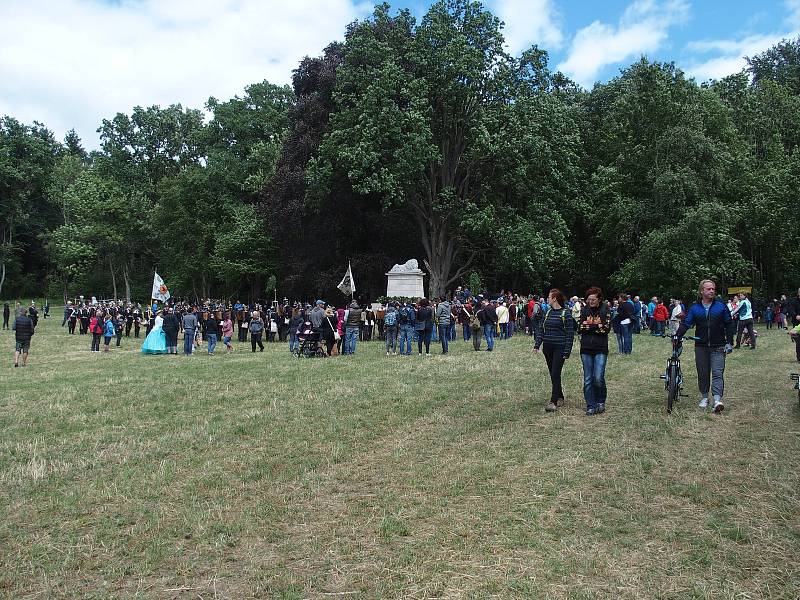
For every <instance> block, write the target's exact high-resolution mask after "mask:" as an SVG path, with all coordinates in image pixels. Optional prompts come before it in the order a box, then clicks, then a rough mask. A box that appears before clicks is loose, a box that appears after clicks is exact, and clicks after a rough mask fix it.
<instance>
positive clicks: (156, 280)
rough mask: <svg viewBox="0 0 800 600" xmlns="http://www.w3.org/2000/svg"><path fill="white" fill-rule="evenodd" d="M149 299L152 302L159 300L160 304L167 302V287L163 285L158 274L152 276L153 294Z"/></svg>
mask: <svg viewBox="0 0 800 600" xmlns="http://www.w3.org/2000/svg"><path fill="white" fill-rule="evenodd" d="M150 298H152V299H153V300H161V301H162V302H166V301H167V300H169V290H168V289H167V286H166V285H164V280H163V279H161V277H160V276H159V274H158V273H155V275H153V293H152V294H151V295H150Z"/></svg>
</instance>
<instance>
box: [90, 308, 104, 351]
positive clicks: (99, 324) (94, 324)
mask: <svg viewBox="0 0 800 600" xmlns="http://www.w3.org/2000/svg"><path fill="white" fill-rule="evenodd" d="M89 333H91V334H92V352H100V336H101V335H103V312H102V311H100V310H98V311H97V312H96V313H95V316H93V317H92V320H91V321H89Z"/></svg>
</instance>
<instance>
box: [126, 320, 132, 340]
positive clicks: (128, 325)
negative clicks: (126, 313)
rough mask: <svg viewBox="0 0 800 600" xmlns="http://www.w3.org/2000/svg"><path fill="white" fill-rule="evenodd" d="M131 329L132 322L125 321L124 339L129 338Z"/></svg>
mask: <svg viewBox="0 0 800 600" xmlns="http://www.w3.org/2000/svg"><path fill="white" fill-rule="evenodd" d="M131 327H133V321H127V322H126V323H125V337H131Z"/></svg>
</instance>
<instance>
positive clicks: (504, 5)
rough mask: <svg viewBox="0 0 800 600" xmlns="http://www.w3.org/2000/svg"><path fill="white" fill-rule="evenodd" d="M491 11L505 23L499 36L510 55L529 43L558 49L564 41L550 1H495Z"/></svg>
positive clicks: (518, 51) (523, 48) (525, 48)
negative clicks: (503, 40) (502, 38)
mask: <svg viewBox="0 0 800 600" xmlns="http://www.w3.org/2000/svg"><path fill="white" fill-rule="evenodd" d="M494 12H495V14H496V15H497V16H498V17H499V18H500V19H501V20H502V21H503V22H504V23H505V29H504V30H503V36H504V37H505V39H506V46H508V50H509V52H511V53H512V54H519V53H520V52H523V51H524V50H527V49H528V48H529V47H530V46H531V45H532V44H537V45H539V47H541V48H542V49H543V50H552V49H558V48H560V47H561V46H562V44H563V42H564V35H563V34H562V32H561V27H560V25H559V23H558V21H559V17H558V15H557V13H556V11H555V8H554V7H553V2H552V0H496V1H495V3H494Z"/></svg>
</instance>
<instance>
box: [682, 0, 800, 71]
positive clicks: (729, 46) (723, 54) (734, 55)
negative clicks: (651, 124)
mask: <svg viewBox="0 0 800 600" xmlns="http://www.w3.org/2000/svg"><path fill="white" fill-rule="evenodd" d="M784 5H785V7H786V10H787V14H786V17H785V18H784V20H783V25H784V28H785V30H784V31H782V32H774V33H766V34H757V35H748V36H745V37H741V38H738V39H723V40H699V41H695V42H690V43H689V44H687V46H686V47H687V48H688V49H689V50H692V51H694V52H700V53H716V54H717V56H713V57H711V58H709V59H707V60H704V61H696V62H695V63H693V64H691V65H689V67H688V68H687V69H686V72H687V73H688V74H689V75H691V76H692V77H694V78H695V79H698V80H699V81H707V80H709V79H721V78H723V77H727V76H728V75H732V74H734V73H738V72H739V71H741V70H742V69H744V68H745V67H746V66H747V61H746V60H745V57H746V56H754V55H756V54H760V53H761V52H764V50H767V49H768V48H770V47H771V46H774V45H775V44H777V43H779V42H780V41H781V40H783V39H787V38H788V39H791V38H795V37H797V36H798V35H800V0H786V2H784Z"/></svg>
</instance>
